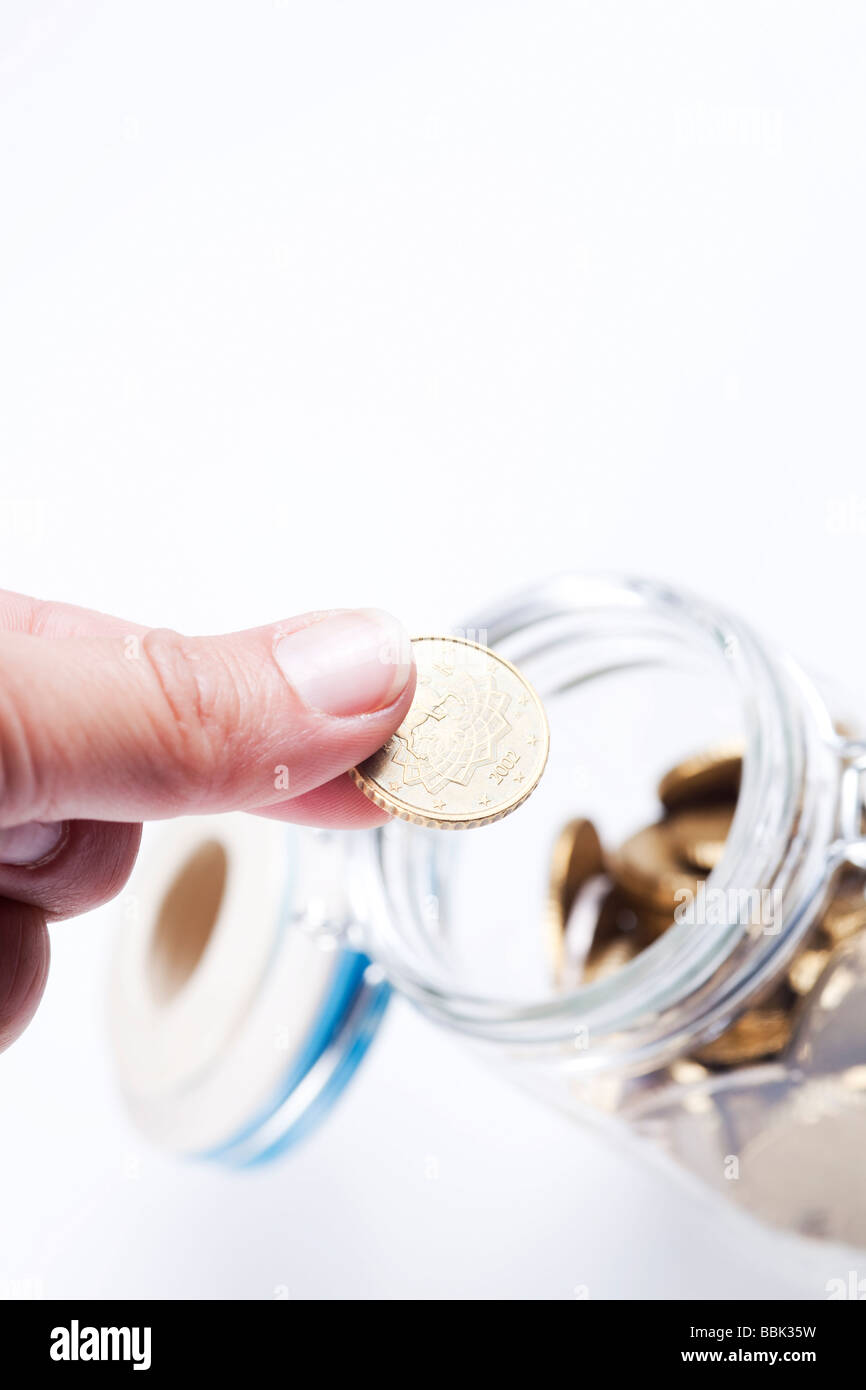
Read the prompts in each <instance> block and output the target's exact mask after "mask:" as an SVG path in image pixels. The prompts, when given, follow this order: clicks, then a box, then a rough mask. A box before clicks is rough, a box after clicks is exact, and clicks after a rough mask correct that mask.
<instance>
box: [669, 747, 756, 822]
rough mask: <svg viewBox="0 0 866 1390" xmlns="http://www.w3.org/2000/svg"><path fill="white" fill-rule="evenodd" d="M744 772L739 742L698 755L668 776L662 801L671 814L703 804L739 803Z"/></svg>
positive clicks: (680, 764)
mask: <svg viewBox="0 0 866 1390" xmlns="http://www.w3.org/2000/svg"><path fill="white" fill-rule="evenodd" d="M742 769H743V748H742V744H741V743H740V742H739V741H731V742H729V743H725V744H721V745H719V746H718V747H716V748H708V749H705V750H704V751H703V752H701V753H694V754H693V755H692V756H691V757H690V758H685V759H684V760H683V761H682V762H681V763H678V764H677V766H676V767H672V768H671V770H670V772H666V773H665V775H664V777H663V778H662V779H661V781H660V782H659V785H658V795H659V800H660V801H661V803H662V805H663V806H664V807H665V809H666V810H667V811H676V810H679V809H680V808H681V807H684V806H694V805H696V804H698V803H701V802H708V801H710V802H712V801H736V799H737V797H738V795H739V792H740V776H741V773H742Z"/></svg>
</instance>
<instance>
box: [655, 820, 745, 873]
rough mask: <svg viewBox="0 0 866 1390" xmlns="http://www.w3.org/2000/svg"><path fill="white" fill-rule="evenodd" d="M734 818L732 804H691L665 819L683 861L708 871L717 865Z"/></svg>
mask: <svg viewBox="0 0 866 1390" xmlns="http://www.w3.org/2000/svg"><path fill="white" fill-rule="evenodd" d="M733 818H734V808H733V806H690V807H688V808H687V809H686V810H683V811H677V812H676V813H675V814H674V815H672V816H671V818H670V820H669V821H667V822H666V824H667V827H668V834H669V835H670V837H671V840H672V842H673V846H674V849H675V851H676V853H677V854H678V855H679V857H680V859H681V860H682V862H683V864H684V865H685V866H686V867H687V868H690V869H695V870H696V871H697V872H698V873H701V874H708V873H711V872H712V870H713V869H714V868H715V867H716V865H717V864H718V862H719V860H720V859H721V857H722V854H723V853H724V849H725V841H726V840H727V838H728V831H729V830H730V828H731V821H732V820H733Z"/></svg>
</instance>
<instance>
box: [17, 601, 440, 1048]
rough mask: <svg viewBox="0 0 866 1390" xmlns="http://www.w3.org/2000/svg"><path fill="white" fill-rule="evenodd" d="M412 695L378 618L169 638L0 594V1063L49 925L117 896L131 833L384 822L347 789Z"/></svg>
mask: <svg viewBox="0 0 866 1390" xmlns="http://www.w3.org/2000/svg"><path fill="white" fill-rule="evenodd" d="M414 687H415V671H414V665H413V662H412V656H411V647H410V644H409V639H408V637H407V635H406V633H405V631H404V630H403V628H402V627H401V626H400V624H399V623H398V622H397V620H396V619H394V618H392V617H390V615H389V614H386V613H382V612H381V611H379V610H377V609H338V610H329V611H328V612H323V613H306V614H304V615H302V616H301V617H296V618H289V619H286V620H284V621H282V622H277V623H272V624H269V625H267V626H265V627H259V628H252V629H250V630H248V631H246V632H236V633H230V634H228V635H227V636H223V637H184V636H181V635H180V634H179V633H176V632H173V631H171V630H168V629H165V628H148V627H144V626H141V625H137V624H134V623H128V622H125V621H124V620H122V619H120V618H112V617H108V616H106V615H105V614H102V613H94V612H90V611H87V610H85V609H80V608H74V607H71V606H69V605H66V604H60V603H51V602H44V601H41V600H37V599H32V598H27V597H26V596H24V595H21V594H13V593H6V592H3V591H0V1050H2V1049H3V1048H4V1047H7V1046H8V1045H9V1044H10V1043H11V1042H12V1041H14V1039H15V1038H16V1037H18V1036H19V1034H20V1033H21V1032H22V1031H23V1029H24V1028H25V1027H26V1026H27V1024H28V1023H29V1021H30V1019H31V1018H32V1016H33V1014H34V1012H35V1010H36V1007H37V1005H38V1003H39V1000H40V998H41V996H42V991H43V989H44V986H45V980H46V978H47V974H48V963H49V942H48V931H47V923H48V922H53V921H58V920H60V919H62V918H65V917H73V916H75V915H77V914H78V913H81V912H86V911H88V910H89V909H90V908H93V907H97V906H99V904H101V903H104V902H107V901H108V900H109V899H110V898H112V897H113V896H114V895H115V894H116V893H117V892H118V891H119V890H120V889H121V888H122V887H123V885H124V883H125V882H126V880H127V878H128V877H129V874H130V871H131V870H132V867H133V864H134V862H135V857H136V854H137V852H138V846H139V841H140V838H141V822H142V821H144V820H152V819H163V818H165V817H170V816H182V815H191V814H208V813H216V812H221V811H249V812H251V813H254V814H256V815H264V816H271V817H275V818H277V819H280V820H287V821H296V822H298V823H300V824H304V825H319V826H333V827H340V828H361V827H364V826H371V825H378V824H381V823H382V822H383V821H385V820H387V815H386V814H385V813H384V812H383V811H381V810H379V808H378V807H376V806H374V805H373V803H372V802H371V801H368V800H367V798H366V797H365V796H364V795H363V793H362V792H361V791H360V790H359V789H358V788H357V787H356V786H355V785H354V783H353V782H352V781H351V779H350V778H349V777H348V776H347V775H346V773H347V770H348V768H350V767H354V765H355V764H356V763H358V762H361V761H362V760H363V759H364V758H366V757H368V756H369V755H370V754H371V753H373V752H375V750H376V749H377V748H379V747H381V745H382V744H383V743H384V742H385V741H386V740H387V739H388V738H389V737H390V735H391V734H392V733H393V732H394V730H395V729H396V728H397V726H398V725H399V724H400V723H401V721H402V720H403V718H404V716H405V714H406V712H407V710H408V708H409V705H410V703H411V700H412V695H413V693H414Z"/></svg>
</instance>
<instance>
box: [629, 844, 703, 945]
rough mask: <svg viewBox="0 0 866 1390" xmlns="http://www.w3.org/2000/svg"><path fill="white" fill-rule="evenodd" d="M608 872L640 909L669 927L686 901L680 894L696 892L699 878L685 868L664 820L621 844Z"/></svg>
mask: <svg viewBox="0 0 866 1390" xmlns="http://www.w3.org/2000/svg"><path fill="white" fill-rule="evenodd" d="M609 871H610V874H611V876H612V877H613V878H614V879H615V880H616V882H617V883H618V884H619V886H620V888H621V889H622V891H623V892H624V893H625V894H626V896H627V897H628V898H630V899H631V900H632V902H633V903H634V904H635V905H636V907H637V908H638V910H640V909H643V910H645V911H646V912H647V913H648V914H650V916H655V917H656V918H664V917H667V922H666V924H665V925H667V926H670V923H671V921H672V920H673V914H674V909H675V908H676V907H677V906H678V905H679V903H681V902H683V901H685V900H684V899H683V898H679V897H678V896H677V894H678V893H680V892H687V893H690V894H692V896H694V894H695V893H696V892H697V886H698V878H699V876H698V875H696V874H693V873H689V872H688V871H687V870H685V869H684V868H683V866H682V864H681V862H680V858H679V856H678V854H677V852H676V850H675V848H674V843H673V840H672V838H671V835H670V831H669V829H668V826H667V823H666V822H664V821H662V822H660V823H659V824H658V825H647V826H645V827H644V829H643V830H639V831H638V832H637V834H636V835H632V836H631V837H630V838H629V839H628V840H626V841H625V843H624V844H622V845H620V847H619V849H617V850H615V851H614V853H613V854H611V856H610V862H609ZM663 929H664V927H661V930H663Z"/></svg>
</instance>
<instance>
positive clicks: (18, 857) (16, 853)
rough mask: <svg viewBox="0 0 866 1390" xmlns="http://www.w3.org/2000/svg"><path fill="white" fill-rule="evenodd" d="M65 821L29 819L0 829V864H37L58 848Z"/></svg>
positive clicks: (64, 830) (64, 828)
mask: <svg viewBox="0 0 866 1390" xmlns="http://www.w3.org/2000/svg"><path fill="white" fill-rule="evenodd" d="M65 835H66V822H65V821H42V820H31V821H28V822H27V824H26V825H10V826H9V827H8V828H7V829H6V830H0V864H15V865H24V864H38V863H39V862H40V861H41V860H42V859H48V858H49V856H50V855H52V854H54V853H55V851H56V850H58V849H59V848H60V845H61V843H62V841H63V839H64V837H65Z"/></svg>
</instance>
